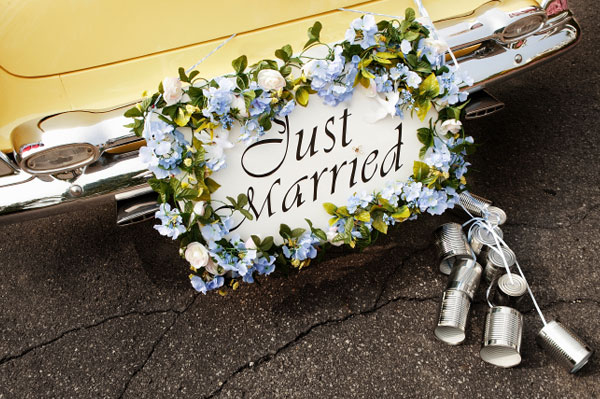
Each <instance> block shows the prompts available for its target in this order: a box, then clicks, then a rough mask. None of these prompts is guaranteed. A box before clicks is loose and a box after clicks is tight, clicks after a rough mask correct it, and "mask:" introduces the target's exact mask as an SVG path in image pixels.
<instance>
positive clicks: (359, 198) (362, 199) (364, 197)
mask: <svg viewBox="0 0 600 399" xmlns="http://www.w3.org/2000/svg"><path fill="white" fill-rule="evenodd" d="M371 201H373V195H372V194H367V193H366V192H364V191H363V192H362V193H360V194H354V195H352V196H350V198H348V202H347V204H346V206H347V208H348V212H350V213H354V212H356V209H357V208H358V207H359V206H360V207H362V208H366V207H367V206H368V205H369V202H371Z"/></svg>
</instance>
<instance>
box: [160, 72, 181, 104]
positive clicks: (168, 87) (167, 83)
mask: <svg viewBox="0 0 600 399" xmlns="http://www.w3.org/2000/svg"><path fill="white" fill-rule="evenodd" d="M162 86H163V99H164V100H165V102H166V103H167V105H173V104H176V103H178V102H179V100H181V97H182V96H183V90H182V89H181V80H179V78H171V77H166V78H164V79H163V81H162Z"/></svg>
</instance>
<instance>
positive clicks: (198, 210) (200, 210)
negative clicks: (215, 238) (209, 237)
mask: <svg viewBox="0 0 600 399" xmlns="http://www.w3.org/2000/svg"><path fill="white" fill-rule="evenodd" d="M205 208H206V202H204V201H198V202H196V203H195V204H194V213H195V214H196V215H198V216H204V209H205Z"/></svg>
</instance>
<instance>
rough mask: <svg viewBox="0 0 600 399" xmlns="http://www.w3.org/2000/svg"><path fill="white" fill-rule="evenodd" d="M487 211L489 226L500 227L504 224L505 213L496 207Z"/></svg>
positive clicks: (490, 207) (491, 207)
mask: <svg viewBox="0 0 600 399" xmlns="http://www.w3.org/2000/svg"><path fill="white" fill-rule="evenodd" d="M487 211H488V220H489V221H490V223H491V224H494V225H497V226H500V225H503V224H504V223H506V212H504V211H503V210H502V209H500V208H498V207H497V206H489V207H488V208H487Z"/></svg>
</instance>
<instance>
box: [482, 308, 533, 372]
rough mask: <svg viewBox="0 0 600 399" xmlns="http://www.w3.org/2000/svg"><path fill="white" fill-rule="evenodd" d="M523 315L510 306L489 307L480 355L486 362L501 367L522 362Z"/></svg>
mask: <svg viewBox="0 0 600 399" xmlns="http://www.w3.org/2000/svg"><path fill="white" fill-rule="evenodd" d="M522 334H523V315H522V314H521V312H519V311H518V310H516V309H513V308H510V307H508V306H494V307H492V308H489V309H488V311H487V314H486V316H485V329H484V333H483V345H482V347H481V350H480V351H479V356H481V360H483V361H484V362H487V363H490V364H493V365H494V366H499V367H504V368H508V367H514V366H516V365H518V364H519V363H521V339H522Z"/></svg>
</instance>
